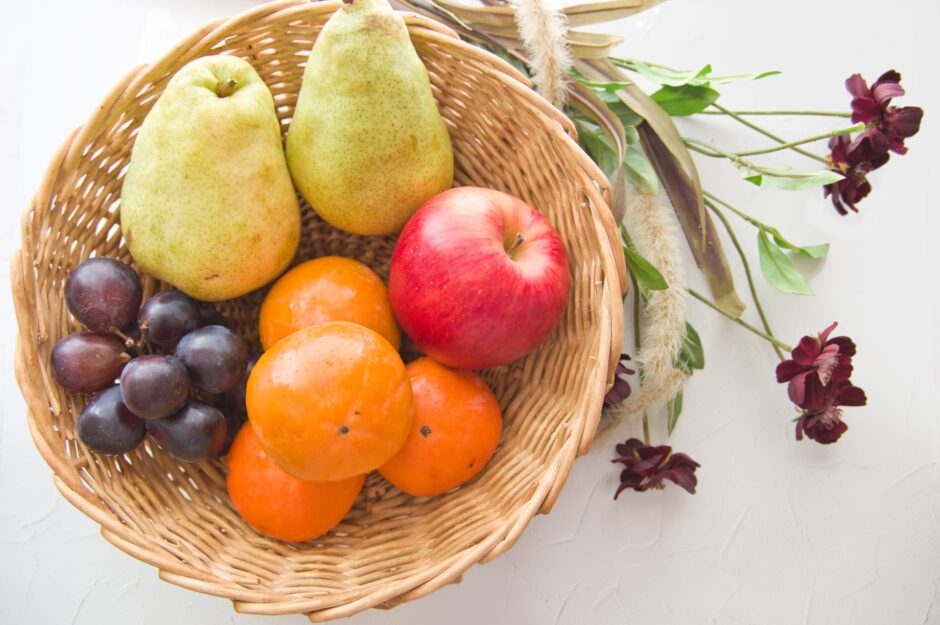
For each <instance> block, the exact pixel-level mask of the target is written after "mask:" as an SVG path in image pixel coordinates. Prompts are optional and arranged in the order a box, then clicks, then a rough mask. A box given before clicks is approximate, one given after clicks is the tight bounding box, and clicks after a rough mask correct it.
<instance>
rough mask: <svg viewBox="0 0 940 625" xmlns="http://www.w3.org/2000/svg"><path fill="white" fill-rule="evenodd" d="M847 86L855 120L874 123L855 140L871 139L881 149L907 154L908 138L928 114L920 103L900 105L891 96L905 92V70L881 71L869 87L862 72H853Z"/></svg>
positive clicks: (881, 150)
mask: <svg viewBox="0 0 940 625" xmlns="http://www.w3.org/2000/svg"><path fill="white" fill-rule="evenodd" d="M845 88H846V89H847V90H848V92H849V93H850V94H852V96H853V98H852V121H853V122H855V123H858V122H862V123H864V124H870V125H871V127H870V128H868V129H867V130H865V131H864V132H863V133H861V134H859V135H858V136H857V137H856V138H855V142H860V141H863V140H866V139H867V140H868V141H870V142H871V145H872V147H873V148H874V149H875V150H876V151H877V152H879V153H886V152H888V150H890V151H892V152H894V153H896V154H906V153H907V147H906V146H905V145H904V140H905V139H907V138H908V137H913V136H914V135H916V134H917V132H918V131H919V130H920V122H921V119H923V117H924V111H923V109H921V108H919V107H916V106H903V107H897V106H894V105H892V104H891V100H892V99H894V98H898V97H900V96H902V95H904V88H903V87H901V74H899V73H898V72H896V71H894V70H890V71H887V72H885V73H884V74H882V75H881V77H879V78H878V80H876V81H875V82H874V84H872V86H871V87H870V88H869V86H868V83H866V82H865V79H864V78H862V77H861V75H860V74H852V75H851V76H850V77H849V79H848V80H846V81H845Z"/></svg>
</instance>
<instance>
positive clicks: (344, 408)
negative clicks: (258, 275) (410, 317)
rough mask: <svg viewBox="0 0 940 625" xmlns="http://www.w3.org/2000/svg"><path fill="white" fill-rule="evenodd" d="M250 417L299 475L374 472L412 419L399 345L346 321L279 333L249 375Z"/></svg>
mask: <svg viewBox="0 0 940 625" xmlns="http://www.w3.org/2000/svg"><path fill="white" fill-rule="evenodd" d="M247 405H248V419H249V422H250V423H251V426H252V428H254V431H255V434H257V436H258V441H259V442H260V444H261V447H262V448H263V449H264V450H265V452H267V454H268V455H269V456H271V458H272V459H273V460H274V461H275V462H277V464H278V465H279V466H280V467H281V468H282V469H284V470H285V471H287V472H288V473H290V474H291V475H293V476H294V477H297V478H299V479H303V480H318V481H332V480H341V479H346V478H349V477H352V476H354V475H360V474H363V473H368V472H369V471H372V470H373V469H377V468H378V467H380V466H381V465H383V464H385V462H387V461H388V460H389V459H390V458H391V457H392V456H394V455H395V454H396V453H397V452H398V450H399V449H401V446H402V445H403V444H404V442H405V439H406V438H407V437H408V432H409V429H410V427H411V420H412V405H411V385H410V383H409V382H408V375H407V373H406V372H405V365H404V363H402V361H401V357H399V355H398V353H397V352H396V351H395V348H394V347H393V346H392V345H391V343H389V342H388V341H387V340H386V339H384V338H383V337H382V336H381V335H379V334H377V333H376V332H373V331H372V330H369V329H368V328H364V327H363V326H360V325H357V324H355V323H349V322H346V321H332V322H328V323H321V324H319V325H315V326H310V327H307V328H304V329H302V330H298V331H297V332H294V333H293V334H291V335H290V336H288V337H287V338H285V339H283V340H281V341H278V342H277V343H275V344H274V346H273V347H271V348H270V349H269V350H268V351H266V352H265V353H264V354H262V355H261V358H259V359H258V362H257V363H256V364H255V366H254V369H252V371H251V375H250V376H249V377H248V389H247Z"/></svg>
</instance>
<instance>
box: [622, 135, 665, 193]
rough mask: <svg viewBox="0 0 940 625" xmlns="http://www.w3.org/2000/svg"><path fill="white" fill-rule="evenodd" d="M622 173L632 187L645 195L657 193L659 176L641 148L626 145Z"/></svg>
mask: <svg viewBox="0 0 940 625" xmlns="http://www.w3.org/2000/svg"><path fill="white" fill-rule="evenodd" d="M623 175H624V176H626V177H627V180H628V181H629V182H630V184H632V185H633V186H634V187H636V188H637V189H639V190H640V191H642V192H643V193H645V194H647V195H658V194H659V177H657V176H656V170H655V169H653V165H652V164H651V163H650V162H649V159H648V158H646V154H644V153H643V150H641V149H640V148H638V147H636V146H635V145H629V146H627V152H626V154H625V155H624V158H623Z"/></svg>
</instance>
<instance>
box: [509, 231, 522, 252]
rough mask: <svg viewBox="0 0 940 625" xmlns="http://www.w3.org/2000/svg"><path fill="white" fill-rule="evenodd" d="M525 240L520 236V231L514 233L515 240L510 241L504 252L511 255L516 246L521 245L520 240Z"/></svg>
mask: <svg viewBox="0 0 940 625" xmlns="http://www.w3.org/2000/svg"><path fill="white" fill-rule="evenodd" d="M523 241H525V237H523V236H522V233H521V232H517V233H516V240H515V241H513V242H512V245H511V246H509V249H508V250H506V253H507V254H509V255H510V256H512V253H513V252H515V251H516V248H517V247H519V246H520V245H522V242H523Z"/></svg>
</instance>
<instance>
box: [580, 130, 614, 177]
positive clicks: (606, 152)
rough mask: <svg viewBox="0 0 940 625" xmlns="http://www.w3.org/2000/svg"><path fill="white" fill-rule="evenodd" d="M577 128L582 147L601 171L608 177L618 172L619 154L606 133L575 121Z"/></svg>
mask: <svg viewBox="0 0 940 625" xmlns="http://www.w3.org/2000/svg"><path fill="white" fill-rule="evenodd" d="M575 127H576V128H577V131H578V140H579V141H580V142H581V147H583V148H584V150H585V152H587V153H588V156H590V157H591V160H593V161H594V162H595V163H597V166H598V167H600V168H601V171H603V172H604V174H606V175H607V176H610V175H611V174H613V173H614V172H615V171H617V167H618V166H619V163H618V162H617V153H616V152H615V151H614V148H613V147H611V145H610V143H609V142H608V140H607V136H606V135H605V134H604V132H603V131H602V130H599V129H598V130H594V129H591V128H590V127H589V126H587V125H586V124H584V123H581V122H578V121H575Z"/></svg>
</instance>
